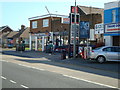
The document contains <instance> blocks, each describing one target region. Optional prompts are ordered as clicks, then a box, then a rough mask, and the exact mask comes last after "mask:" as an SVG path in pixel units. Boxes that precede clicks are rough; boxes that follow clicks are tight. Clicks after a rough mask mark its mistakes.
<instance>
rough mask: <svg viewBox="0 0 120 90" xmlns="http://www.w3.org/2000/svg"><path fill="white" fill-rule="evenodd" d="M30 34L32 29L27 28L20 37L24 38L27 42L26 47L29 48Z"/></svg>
mask: <svg viewBox="0 0 120 90" xmlns="http://www.w3.org/2000/svg"><path fill="white" fill-rule="evenodd" d="M29 33H30V27H27V28H26V29H25V30H24V32H23V33H22V34H21V35H20V38H22V39H23V40H24V41H25V45H26V47H28V46H29Z"/></svg>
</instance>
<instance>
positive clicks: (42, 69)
mask: <svg viewBox="0 0 120 90" xmlns="http://www.w3.org/2000/svg"><path fill="white" fill-rule="evenodd" d="M31 68H33V69H37V70H41V71H44V70H45V69H41V68H36V67H31Z"/></svg>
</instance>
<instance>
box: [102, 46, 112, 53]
mask: <svg viewBox="0 0 120 90" xmlns="http://www.w3.org/2000/svg"><path fill="white" fill-rule="evenodd" d="M103 51H106V52H111V51H112V48H111V47H108V48H104V49H103Z"/></svg>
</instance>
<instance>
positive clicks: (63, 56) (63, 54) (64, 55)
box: [61, 51, 66, 60]
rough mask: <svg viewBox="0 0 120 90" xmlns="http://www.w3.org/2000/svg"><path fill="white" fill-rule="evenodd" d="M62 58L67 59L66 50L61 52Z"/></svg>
mask: <svg viewBox="0 0 120 90" xmlns="http://www.w3.org/2000/svg"><path fill="white" fill-rule="evenodd" d="M61 59H62V60H63V59H66V51H62V53H61Z"/></svg>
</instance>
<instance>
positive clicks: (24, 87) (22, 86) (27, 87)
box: [21, 85, 29, 88]
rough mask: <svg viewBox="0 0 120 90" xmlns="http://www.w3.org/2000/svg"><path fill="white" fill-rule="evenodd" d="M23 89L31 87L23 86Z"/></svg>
mask: <svg viewBox="0 0 120 90" xmlns="http://www.w3.org/2000/svg"><path fill="white" fill-rule="evenodd" d="M21 86H22V87H23V88H29V87H27V86H25V85H21Z"/></svg>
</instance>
